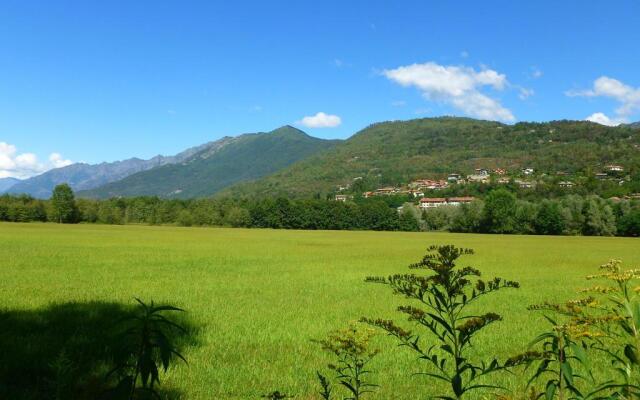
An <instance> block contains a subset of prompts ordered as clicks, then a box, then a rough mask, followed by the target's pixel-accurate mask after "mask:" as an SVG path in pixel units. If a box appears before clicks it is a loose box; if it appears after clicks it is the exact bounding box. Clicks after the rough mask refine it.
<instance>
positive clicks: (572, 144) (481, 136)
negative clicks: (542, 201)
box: [223, 117, 640, 197]
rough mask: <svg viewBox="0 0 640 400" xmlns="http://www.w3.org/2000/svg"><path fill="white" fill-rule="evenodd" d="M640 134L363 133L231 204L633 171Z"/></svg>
mask: <svg viewBox="0 0 640 400" xmlns="http://www.w3.org/2000/svg"><path fill="white" fill-rule="evenodd" d="M639 160H640V131H638V130H636V129H632V128H630V127H624V126H621V127H615V128H612V127H606V126H602V125H598V124H594V123H590V122H582V121H556V122H549V123H518V124H515V125H504V124H501V123H498V122H490V121H478V120H473V119H467V118H451V117H442V118H433V119H418V120H410V121H394V122H384V123H378V124H374V125H371V126H369V127H368V128H366V129H364V130H362V131H360V132H358V133H357V134H356V135H354V136H352V137H351V138H350V139H348V140H346V141H344V142H342V143H341V144H339V145H337V146H335V147H334V148H333V149H331V150H329V151H327V152H324V153H322V154H318V155H316V156H313V157H310V158H309V159H307V160H304V161H301V162H298V163H296V164H294V165H292V166H290V167H289V168H286V169H284V170H282V171H279V172H277V173H275V174H273V175H271V176H268V177H265V178H263V179H260V180H258V181H256V182H250V183H246V184H240V185H236V186H234V187H232V188H230V189H229V190H226V191H224V192H223V194H226V195H235V196H265V195H266V196H272V195H288V196H294V197H303V196H309V195H315V194H318V193H319V194H326V193H330V192H332V191H333V190H335V188H336V186H337V185H344V184H349V183H353V182H354V179H357V178H358V177H362V178H365V179H364V181H368V182H373V183H375V184H377V185H385V184H401V183H407V182H409V181H411V180H412V179H416V178H438V177H446V175H447V174H448V173H453V172H457V173H462V174H467V173H471V172H472V171H473V170H474V169H475V168H505V169H507V170H512V171H513V170H519V169H520V168H523V167H530V168H534V169H536V170H537V171H548V172H549V173H555V172H556V171H565V172H570V173H571V172H575V171H584V170H586V169H593V170H597V169H598V168H600V167H602V166H603V165H604V164H605V163H609V162H612V163H613V162H615V163H620V164H623V165H625V166H627V167H630V166H631V165H632V164H633V165H635V166H636V167H638V168H640V165H639V163H640V161H639Z"/></svg>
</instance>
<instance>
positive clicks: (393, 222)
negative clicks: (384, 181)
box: [0, 185, 640, 236]
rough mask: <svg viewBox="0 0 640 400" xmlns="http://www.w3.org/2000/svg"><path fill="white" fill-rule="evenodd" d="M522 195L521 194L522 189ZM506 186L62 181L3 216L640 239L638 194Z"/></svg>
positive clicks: (7, 204) (9, 200) (5, 201)
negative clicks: (538, 192)
mask: <svg viewBox="0 0 640 400" xmlns="http://www.w3.org/2000/svg"><path fill="white" fill-rule="evenodd" d="M516 193H517V192H516ZM516 193H514V192H512V191H509V190H508V188H505V187H500V188H494V189H493V190H490V191H489V192H488V193H486V195H483V196H482V197H481V198H477V199H476V200H475V201H473V202H471V203H469V204H462V205H458V206H442V207H437V208H433V209H428V210H422V209H420V208H419V207H417V206H416V205H415V201H414V200H413V199H411V198H409V197H407V196H384V197H375V198H362V197H355V198H354V199H353V201H348V202H339V201H334V200H331V199H320V198H315V199H294V200H290V199H287V198H284V197H279V198H264V199H253V200H248V199H230V198H225V199H217V198H209V199H191V200H179V199H174V200H166V199H160V198H158V197H134V198H119V199H116V198H114V199H109V200H92V199H75V197H74V194H73V192H72V190H71V189H70V188H69V187H68V186H66V185H59V186H58V187H57V188H56V190H54V193H53V195H52V197H51V199H50V200H39V199H35V198H33V197H30V196H26V195H22V196H13V195H3V196H0V220H1V221H13V222H29V221H42V222H45V221H53V222H63V223H102V224H149V225H164V224H171V225H180V226H229V227H247V228H273V229H328V230H388V231H395V230H399V231H420V230H424V231H427V230H448V231H452V232H474V233H502V234H511V233H517V234H548V235H599V236H613V235H620V236H639V235H640V199H635V198H629V199H624V198H622V199H621V198H614V199H603V198H602V197H599V196H596V195H585V196H581V195H578V194H570V195H565V196H562V197H557V198H554V199H533V200H526V199H522V198H518V196H517V194H516Z"/></svg>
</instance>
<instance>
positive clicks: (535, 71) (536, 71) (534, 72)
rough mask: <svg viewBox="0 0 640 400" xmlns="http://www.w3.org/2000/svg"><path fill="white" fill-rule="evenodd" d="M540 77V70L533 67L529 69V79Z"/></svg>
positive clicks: (541, 73)
mask: <svg viewBox="0 0 640 400" xmlns="http://www.w3.org/2000/svg"><path fill="white" fill-rule="evenodd" d="M542 75H543V72H542V71H541V70H540V68H538V67H535V66H534V67H531V74H530V77H531V78H532V79H538V78H541V77H542Z"/></svg>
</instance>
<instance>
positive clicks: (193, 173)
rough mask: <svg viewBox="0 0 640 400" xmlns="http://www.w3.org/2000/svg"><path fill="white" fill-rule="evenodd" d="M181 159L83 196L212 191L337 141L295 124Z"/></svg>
mask: <svg viewBox="0 0 640 400" xmlns="http://www.w3.org/2000/svg"><path fill="white" fill-rule="evenodd" d="M216 143H218V144H219V145H218V146H208V147H205V148H204V149H201V150H200V151H198V152H195V153H193V154H192V155H191V156H190V157H188V158H186V159H184V160H183V161H181V162H179V163H173V164H170V165H164V166H160V167H157V168H153V169H150V170H147V171H143V172H139V173H136V174H133V175H130V176H128V177H126V178H124V179H122V180H119V181H117V182H111V183H109V184H106V185H104V186H101V187H98V188H95V189H93V190H87V191H84V192H80V193H79V196H84V197H97V198H106V197H114V196H141V195H153V196H160V197H176V198H188V197H200V196H209V195H212V194H214V193H217V192H218V191H220V190H222V189H224V188H226V187H228V186H230V185H233V184H235V183H238V182H242V181H247V180H251V179H256V178H260V177H263V176H265V175H268V174H271V173H274V172H276V171H278V170H280V169H282V168H285V167H287V166H289V165H291V164H293V163H294V162H296V161H299V160H302V159H304V158H306V157H309V156H311V155H314V154H317V153H319V152H322V151H323V150H326V149H329V148H331V147H333V146H334V145H335V144H336V143H337V141H332V140H323V139H318V138H314V137H311V136H309V135H307V134H306V133H304V132H302V131H301V130H298V129H296V128H293V127H291V126H283V127H281V128H278V129H276V130H274V131H271V132H267V133H265V132H260V133H251V134H244V135H240V136H237V137H226V138H223V139H221V140H220V141H218V142H216Z"/></svg>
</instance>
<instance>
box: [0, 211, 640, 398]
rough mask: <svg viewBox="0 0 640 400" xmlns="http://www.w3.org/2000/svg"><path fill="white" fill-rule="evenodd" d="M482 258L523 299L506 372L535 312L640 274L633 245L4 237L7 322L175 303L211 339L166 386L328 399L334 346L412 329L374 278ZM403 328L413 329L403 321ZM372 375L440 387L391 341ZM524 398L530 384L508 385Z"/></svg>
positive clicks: (318, 237) (513, 313) (411, 394)
mask: <svg viewBox="0 0 640 400" xmlns="http://www.w3.org/2000/svg"><path fill="white" fill-rule="evenodd" d="M446 243H453V244H456V245H459V246H463V247H470V248H473V249H475V251H476V255H475V256H471V257H465V258H464V259H463V260H464V261H465V262H468V263H469V264H471V265H474V266H475V267H478V268H479V269H480V270H481V271H483V273H484V275H486V276H487V277H489V276H494V275H497V276H501V277H504V278H507V279H511V280H517V281H519V282H520V283H521V285H522V288H521V289H519V290H508V291H504V292H502V293H498V294H496V295H495V296H493V297H489V298H488V301H489V302H490V303H481V304H484V305H486V308H487V309H488V310H490V311H495V312H498V313H500V314H502V315H503V317H504V321H503V322H501V323H498V324H496V325H494V326H493V327H492V328H491V329H489V330H488V331H487V333H486V334H485V335H484V336H482V337H480V339H481V341H480V342H478V347H477V351H478V352H479V353H480V354H487V355H488V354H497V355H498V356H500V357H503V358H506V357H507V356H509V355H512V354H513V353H516V352H518V351H520V350H522V349H523V348H524V347H525V346H526V344H527V343H528V342H529V341H530V340H531V339H532V338H533V337H534V336H535V335H536V333H537V332H540V331H541V330H542V329H544V323H543V322H542V318H541V317H540V316H539V315H536V314H533V313H531V312H528V311H526V306H527V305H529V304H532V303H537V302H541V301H544V300H551V301H562V300H564V299H567V298H570V297H573V296H575V295H576V291H577V290H578V289H579V288H580V287H583V286H584V280H583V277H584V276H585V275H587V274H590V273H592V272H594V271H595V269H596V268H597V267H598V265H600V264H602V263H604V262H606V261H607V260H608V259H610V258H620V259H622V260H624V261H625V264H626V265H629V266H638V265H640V251H639V250H640V242H639V241H638V239H633V238H604V237H541V236H498V235H465V234H445V233H388V232H327V231H320V232H314V231H273V230H243V229H205V228H172V227H146V226H100V225H77V226H59V225H54V224H0V257H1V259H2V260H3V263H2V264H1V266H0V282H1V283H0V298H1V299H2V308H6V309H21V310H25V309H36V308H39V307H44V306H46V305H48V304H49V303H51V302H68V301H80V302H82V301H108V302H119V303H126V304H129V303H132V301H133V297H134V296H137V297H140V298H142V299H145V300H151V299H153V300H155V301H156V302H160V301H169V302H171V303H172V304H174V305H177V306H179V307H182V308H184V309H186V310H187V311H188V314H189V316H190V319H191V320H192V321H193V323H194V324H195V325H196V326H197V327H198V328H199V334H198V335H199V336H198V340H197V343H198V344H197V345H196V346H194V347H189V348H187V349H185V351H184V354H185V357H186V358H187V359H188V360H189V365H187V366H184V365H180V366H178V367H176V368H174V369H172V370H170V372H169V374H168V376H167V377H166V384H167V385H168V386H170V387H172V388H175V389H176V390H178V391H180V392H182V394H183V395H184V398H188V399H212V398H215V399H249V398H257V397H259V395H260V394H264V393H267V392H269V391H273V390H276V389H278V390H280V391H285V392H287V393H292V394H296V395H298V396H299V397H298V398H302V399H305V398H309V399H310V398H315V397H314V393H315V392H316V386H315V384H316V382H315V370H316V369H319V368H322V367H323V366H324V363H325V362H326V360H327V359H326V358H325V356H324V355H323V354H322V352H321V351H319V350H318V348H317V345H314V344H313V343H311V342H310V339H312V338H322V337H324V335H325V334H326V333H327V332H328V331H330V330H333V329H336V328H341V327H344V326H345V325H346V324H347V323H348V322H350V321H353V320H356V319H358V318H359V317H361V316H370V317H386V318H395V319H398V318H401V317H400V316H399V315H398V314H397V313H395V312H394V310H395V308H396V306H397V305H398V304H403V303H405V302H406V300H404V299H402V298H401V297H398V296H393V295H392V294H391V293H390V292H389V291H388V288H385V287H382V286H378V285H371V284H365V283H364V282H363V280H364V277H365V276H368V275H386V274H389V273H394V272H404V271H406V266H407V265H408V264H409V263H412V262H415V261H417V260H418V259H419V258H420V257H421V256H422V255H423V254H424V251H425V249H426V247H427V246H428V245H429V244H446ZM400 321H401V320H400ZM378 342H379V343H380V344H381V345H384V347H383V353H382V354H381V355H380V356H379V357H377V358H376V360H375V362H374V364H372V367H373V368H374V369H377V370H378V371H379V373H378V376H377V377H376V379H377V382H378V383H379V384H380V385H381V389H380V392H381V395H380V397H379V398H383V399H392V398H393V399H413V398H424V397H425V394H427V393H430V392H431V393H432V389H433V383H432V382H431V381H426V380H425V379H424V378H422V377H418V376H411V372H414V371H418V368H419V366H420V364H419V363H418V362H417V361H415V359H414V357H413V355H412V354H411V353H409V352H408V351H406V350H404V349H398V348H396V347H395V342H393V341H392V340H390V339H387V338H380V339H379V340H378ZM504 381H505V382H504V383H506V384H508V385H510V386H511V387H517V386H519V385H520V384H521V383H522V382H523V378H522V376H520V375H516V376H511V377H508V376H505V377H504Z"/></svg>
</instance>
